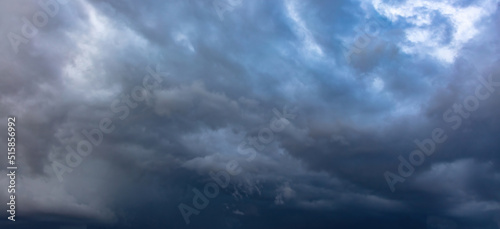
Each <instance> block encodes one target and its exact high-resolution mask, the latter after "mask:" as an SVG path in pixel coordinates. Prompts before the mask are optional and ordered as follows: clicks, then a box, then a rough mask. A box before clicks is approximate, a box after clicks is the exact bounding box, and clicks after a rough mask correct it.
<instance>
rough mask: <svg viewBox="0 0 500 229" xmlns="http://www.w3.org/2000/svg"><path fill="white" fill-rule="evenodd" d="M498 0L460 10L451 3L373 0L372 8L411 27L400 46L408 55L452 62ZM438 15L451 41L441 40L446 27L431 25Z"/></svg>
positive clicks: (493, 8) (394, 20)
mask: <svg viewBox="0 0 500 229" xmlns="http://www.w3.org/2000/svg"><path fill="white" fill-rule="evenodd" d="M497 2H498V0H483V1H480V2H478V3H476V4H474V5H470V6H467V7H460V6H457V5H456V4H455V1H452V0H447V1H429V0H419V1H406V2H405V3H404V4H395V5H392V4H387V3H384V2H382V0H373V1H372V4H373V6H374V8H375V9H376V10H377V11H378V12H379V13H380V14H381V15H383V16H385V17H387V18H389V19H390V20H391V21H393V22H396V21H399V20H403V21H404V22H406V23H409V24H410V25H411V27H410V28H408V29H406V30H405V33H406V38H407V41H408V42H403V43H401V44H399V45H400V47H401V49H402V50H403V52H406V53H409V54H428V55H431V56H433V57H435V58H437V59H439V60H441V61H443V62H446V63H451V62H453V61H454V60H455V58H456V56H457V54H458V52H459V51H460V49H461V48H462V47H463V46H464V45H465V44H466V43H467V42H468V41H470V40H471V39H472V38H474V37H475V36H477V35H478V34H479V33H480V31H479V29H478V28H477V24H478V23H479V22H480V21H481V20H482V19H484V18H485V17H488V16H490V15H491V14H493V13H494V12H495V11H496V4H497ZM435 15H440V16H442V17H444V18H446V19H447V20H449V22H443V23H448V24H447V25H446V26H448V27H450V28H451V31H452V33H451V39H450V40H449V41H448V40H446V39H445V32H444V31H445V29H446V26H442V25H436V24H433V23H434V22H433V17H434V16H435Z"/></svg>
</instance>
